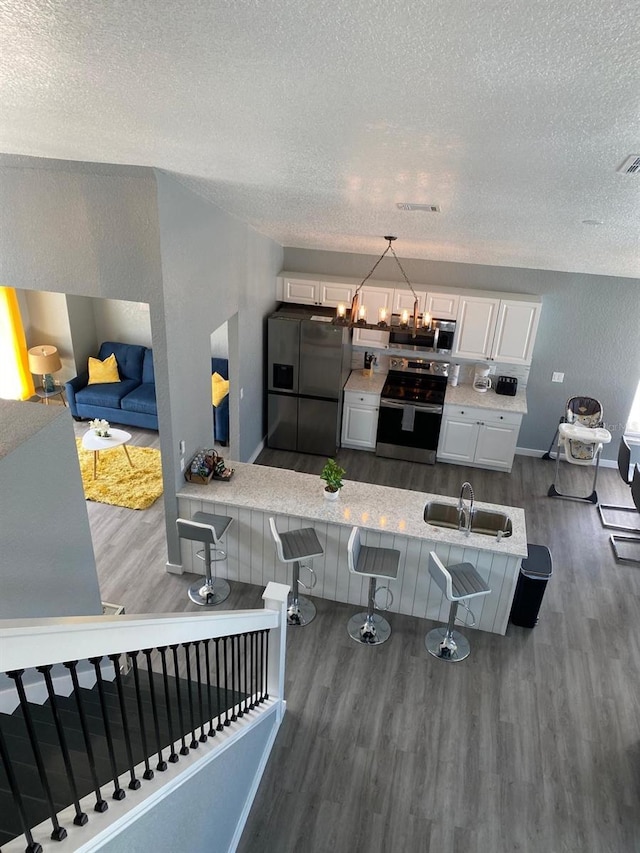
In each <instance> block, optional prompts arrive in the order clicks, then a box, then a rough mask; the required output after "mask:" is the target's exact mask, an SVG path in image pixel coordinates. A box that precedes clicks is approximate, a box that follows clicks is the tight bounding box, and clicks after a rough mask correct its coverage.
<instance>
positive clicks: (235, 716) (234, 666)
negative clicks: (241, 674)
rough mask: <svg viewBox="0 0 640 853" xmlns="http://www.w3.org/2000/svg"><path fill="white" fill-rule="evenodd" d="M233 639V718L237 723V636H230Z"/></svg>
mask: <svg viewBox="0 0 640 853" xmlns="http://www.w3.org/2000/svg"><path fill="white" fill-rule="evenodd" d="M229 640H230V641H231V693H232V694H233V705H232V706H231V720H232V721H233V722H234V723H235V721H236V720H237V719H238V715H237V713H236V693H237V690H236V643H235V637H233V636H232V637H230V638H229Z"/></svg>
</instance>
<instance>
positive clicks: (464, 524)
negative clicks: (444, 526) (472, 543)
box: [458, 482, 473, 536]
mask: <svg viewBox="0 0 640 853" xmlns="http://www.w3.org/2000/svg"><path fill="white" fill-rule="evenodd" d="M465 489H468V491H469V509H468V510H466V511H465V507H464V491H465ZM472 518H473V488H472V486H471V483H467V482H464V483H463V484H462V487H461V489H460V497H459V498H458V530H464V531H465V533H466V534H467V536H468V535H469V534H470V533H471V519H472Z"/></svg>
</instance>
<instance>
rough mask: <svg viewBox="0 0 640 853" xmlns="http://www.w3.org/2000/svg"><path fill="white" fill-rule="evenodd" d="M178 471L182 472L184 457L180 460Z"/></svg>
mask: <svg viewBox="0 0 640 853" xmlns="http://www.w3.org/2000/svg"><path fill="white" fill-rule="evenodd" d="M180 471H181V472H182V473H183V474H184V459H181V460H180Z"/></svg>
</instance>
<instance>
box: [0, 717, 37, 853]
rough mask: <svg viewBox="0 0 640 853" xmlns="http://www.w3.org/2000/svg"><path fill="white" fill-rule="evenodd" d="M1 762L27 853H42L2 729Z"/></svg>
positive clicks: (0, 732) (0, 740) (0, 735)
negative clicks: (33, 831) (28, 816)
mask: <svg viewBox="0 0 640 853" xmlns="http://www.w3.org/2000/svg"><path fill="white" fill-rule="evenodd" d="M0 760H1V761H2V764H3V766H4V772H5V773H6V774H7V781H8V782H9V788H10V789H11V794H12V796H13V801H14V803H15V804H16V809H17V810H18V818H19V820H20V826H21V827H22V832H23V833H24V837H25V838H26V839H27V846H26V848H25V853H42V845H41V844H38V842H37V841H34V840H33V835H32V834H31V829H30V828H29V822H28V820H27V815H26V812H25V810H24V803H23V802H22V795H21V794H20V788H19V787H18V781H17V779H16V777H15V773H14V772H13V764H12V762H11V756H10V755H9V751H8V749H7V744H6V741H5V739H4V735H3V734H2V729H1V728H0Z"/></svg>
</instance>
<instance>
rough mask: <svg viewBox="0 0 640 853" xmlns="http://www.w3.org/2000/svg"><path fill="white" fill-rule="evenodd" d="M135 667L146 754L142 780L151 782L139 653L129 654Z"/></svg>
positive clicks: (151, 773) (137, 701) (136, 689)
mask: <svg viewBox="0 0 640 853" xmlns="http://www.w3.org/2000/svg"><path fill="white" fill-rule="evenodd" d="M127 655H128V656H129V658H130V659H131V663H132V665H133V683H134V686H135V693H136V705H137V708H138V722H139V723H140V738H141V740H142V749H143V752H144V773H143V774H142V778H143V779H146V780H149V779H153V776H154V773H153V770H152V769H151V767H150V765H149V746H148V742H147V726H146V723H145V714H144V708H143V706H142V694H141V693H140V673H139V672H138V652H127Z"/></svg>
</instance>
